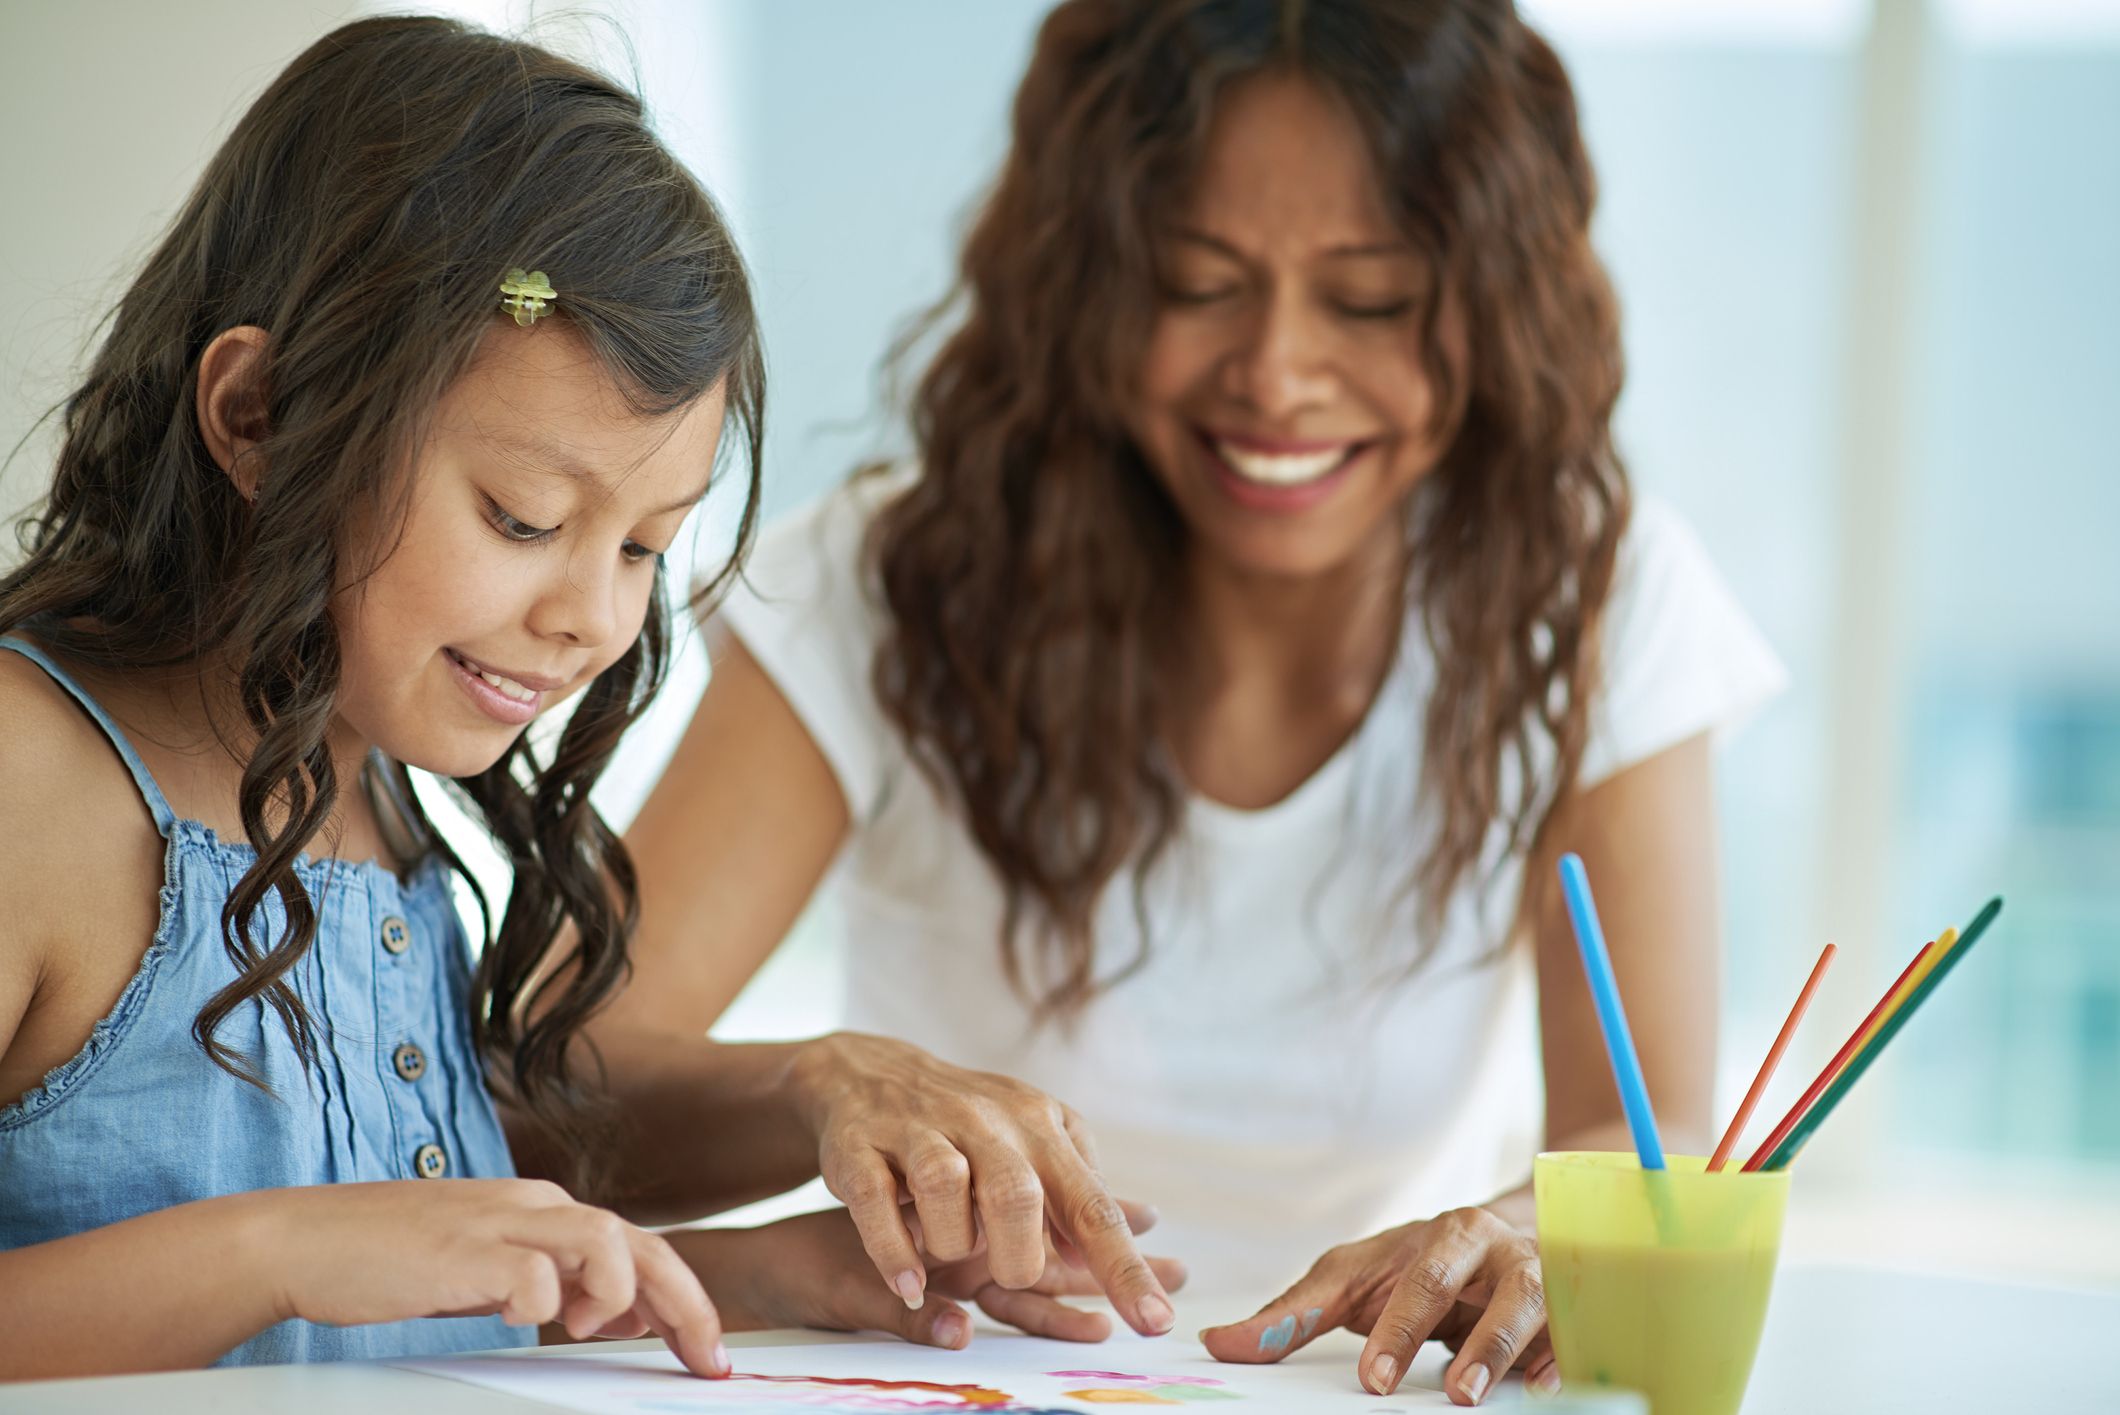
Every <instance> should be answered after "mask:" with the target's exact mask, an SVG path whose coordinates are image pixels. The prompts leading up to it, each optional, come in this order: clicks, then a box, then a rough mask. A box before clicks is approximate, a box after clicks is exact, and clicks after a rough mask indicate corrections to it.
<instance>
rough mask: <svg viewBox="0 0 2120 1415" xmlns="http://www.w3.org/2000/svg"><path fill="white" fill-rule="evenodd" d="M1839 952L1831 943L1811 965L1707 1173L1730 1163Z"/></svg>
mask: <svg viewBox="0 0 2120 1415" xmlns="http://www.w3.org/2000/svg"><path fill="white" fill-rule="evenodd" d="M1838 951H1839V950H1837V949H1836V948H1834V947H1833V945H1832V944H1830V943H1829V944H1827V945H1826V946H1825V949H1824V951H1823V952H1821V953H1820V954H1819V955H1818V961H1817V962H1816V963H1814V964H1812V965H1811V976H1810V978H1809V979H1808V980H1806V981H1805V983H1804V985H1803V991H1802V992H1800V993H1798V994H1796V1005H1795V1006H1794V1007H1792V1008H1790V1009H1789V1018H1788V1020H1787V1021H1786V1022H1783V1023H1782V1024H1781V1031H1780V1032H1778V1033H1777V1034H1776V1035H1775V1037H1774V1045H1773V1046H1771V1047H1769V1048H1767V1059H1766V1060H1765V1061H1763V1062H1761V1063H1760V1064H1759V1074H1758V1075H1757V1076H1754V1077H1753V1078H1752V1089H1751V1090H1749V1091H1747V1092H1745V1099H1744V1103H1743V1104H1742V1105H1740V1106H1738V1107H1737V1114H1736V1115H1734V1116H1732V1117H1730V1128H1729V1129H1728V1130H1725V1131H1723V1137H1722V1143H1720V1144H1718V1145H1717V1146H1716V1147H1715V1153H1714V1154H1713V1155H1712V1156H1710V1157H1709V1159H1708V1173H1710V1174H1713V1173H1715V1172H1716V1171H1717V1170H1719V1169H1721V1168H1722V1167H1723V1165H1725V1164H1726V1163H1728V1162H1729V1159H1730V1151H1731V1150H1732V1149H1734V1148H1736V1145H1737V1137H1738V1136H1739V1135H1742V1134H1743V1133H1744V1129H1745V1122H1746V1121H1748V1120H1750V1119H1751V1118H1752V1108H1753V1107H1754V1106H1756V1105H1758V1104H1759V1098H1760V1097H1761V1096H1762V1095H1765V1094H1766V1090H1767V1082H1768V1081H1769V1080H1770V1079H1772V1077H1773V1075H1774V1068H1775V1067H1777V1066H1779V1065H1781V1054H1782V1053H1783V1052H1784V1051H1787V1050H1788V1049H1789V1038H1791V1037H1793V1036H1795V1035H1796V1024H1797V1023H1799V1022H1801V1021H1803V1015H1804V1013H1805V1012H1807V1011H1809V1010H1810V1006H1811V994H1813V993H1815V992H1817V991H1818V983H1819V980H1820V979H1821V978H1823V977H1825V975H1826V969H1828V968H1830V967H1832V966H1833V955H1834V954H1835V953H1836V952H1838Z"/></svg>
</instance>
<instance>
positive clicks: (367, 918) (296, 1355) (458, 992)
mask: <svg viewBox="0 0 2120 1415" xmlns="http://www.w3.org/2000/svg"><path fill="white" fill-rule="evenodd" d="M0 649H9V650H13V651H14V652H16V653H19V654H21V655H23V656H24V657H25V658H28V659H30V660H31V661H33V662H35V663H36V664H37V665H39V666H40V667H41V668H43V670H44V671H45V672H46V673H48V674H50V675H51V676H52V678H53V679H54V680H56V681H57V682H58V683H59V684H60V685H61V686H62V687H64V688H65V689H66V690H67V692H69V693H71V694H72V695H73V696H74V697H75V698H76V699H78V700H79V702H80V704H81V706H82V707H83V708H85V709H86V710H87V712H88V714H89V716H91V717H93V718H94V719H95V720H96V722H97V724H98V725H99V726H101V727H102V729H103V731H104V732H105V733H107V734H108V735H109V737H110V740H111V745H112V746H114V747H116V748H117V750H118V755H119V756H121V757H123V758H124V759H125V766H126V769H127V770H129V771H130V772H131V773H132V777H133V781H134V783H135V784H137V785H138V786H139V788H140V794H141V796H143V797H144V798H145V799H146V802H147V808H148V810H149V811H151V812H152V813H153V815H154V820H155V827H156V829H158V830H159V831H160V832H161V833H162V836H163V838H164V839H165V840H167V841H168V842H169V846H168V852H167V855H166V856H165V863H164V866H163V880H162V897H161V920H160V923H159V924H158V925H157V926H156V929H155V936H154V942H153V943H152V944H151V945H150V946H149V948H148V950H147V954H146V956H145V957H144V958H142V959H141V960H140V970H139V972H138V973H136V974H135V975H134V976H133V979H132V981H131V983H129V984H128V985H127V986H126V989H125V991H124V993H123V994H122V995H121V996H120V997H119V998H118V1002H117V1005H116V1006H115V1007H113V1008H112V1009H111V1011H110V1015H109V1016H107V1017H105V1018H104V1019H103V1020H102V1021H100V1022H98V1023H97V1024H96V1028H95V1031H94V1032H93V1033H92V1034H91V1035H90V1036H89V1039H88V1042H87V1044H86V1045H85V1046H83V1047H82V1048H81V1051H80V1053H79V1054H78V1055H76V1056H75V1057H74V1058H73V1059H72V1060H70V1061H68V1062H66V1063H64V1064H63V1065H61V1066H59V1067H57V1068H56V1069H54V1070H53V1071H51V1072H50V1073H48V1074H47V1075H46V1076H45V1077H44V1081H43V1083H42V1084H41V1085H39V1086H37V1087H36V1088H35V1089H33V1090H31V1091H30V1092H29V1093H28V1094H27V1095H25V1096H23V1097H22V1098H21V1099H20V1100H18V1101H16V1102H15V1103H14V1104H12V1105H9V1106H6V1107H4V1108H0V1249H6V1248H19V1247H24V1246H27V1245H29V1244H32V1243H43V1242H47V1241H49V1240H51V1239H55V1238H63V1237H66V1236H67V1235H69V1234H74V1233H80V1232H83V1231H84V1230H87V1229H92V1228H100V1227H102V1226H104V1225H106V1224H112V1223H117V1222H119V1221H121V1220H124V1219H128V1218H133V1217H136V1216H138V1215H140V1214H144V1213H149V1212H152V1211H153V1210H156V1209H164V1208H168V1207H170V1206H171V1205H174V1204H182V1203H186V1202H189V1201H191V1200H193V1199H205V1198H211V1197H213V1196H216V1195H221V1194H233V1193H238V1192H241V1191H245V1190H251V1189H271V1188H282V1187H286V1186H290V1185H300V1184H344V1183H351V1182H353V1181H356V1180H372V1179H415V1178H418V1179H443V1178H445V1177H470V1178H481V1179H491V1178H505V1177H509V1176H512V1175H513V1174H514V1173H515V1169H514V1164H513V1162H512V1161H511V1159H510V1158H509V1153H508V1146H507V1142H506V1141H505V1140H504V1139H503V1137H502V1135H501V1128H500V1122H499V1120H498V1118H497V1117H496V1116H495V1114H494V1109H493V1101H492V1098H491V1097H490V1096H489V1095H488V1094H487V1092H486V1087H485V1083H484V1081H483V1079H482V1077H481V1075H480V1071H479V1066H478V1061H477V1057H476V1055H475V1054H474V1052H473V1049H472V1044H471V1030H470V1010H469V1003H468V1001H467V999H468V996H469V993H470V949H469V948H468V946H467V944H466V941H465V937H464V932H463V927H462V925H461V924H460V923H459V921H458V919H457V915H456V910H455V907H454V904H453V902H452V900H451V895H450V882H449V872H448V870H447V868H446V867H445V866H444V865H443V864H442V862H441V861H440V860H439V859H437V858H434V857H429V858H428V859H427V860H426V861H425V862H424V863H422V864H421V865H420V867H419V868H418V870H417V871H416V872H415V873H414V874H413V876H412V878H411V879H410V880H409V881H404V882H400V880H399V879H398V877H397V876H396V875H394V874H393V873H391V872H390V871H389V870H388V869H386V868H383V867H381V866H379V865H375V864H362V865H353V864H348V863H346V862H344V861H338V860H329V859H327V860H312V859H309V858H307V857H304V858H303V859H302V860H300V861H299V862H298V863H297V864H296V866H295V869H296V872H297V873H298V874H299V875H300V877H301V881H302V885H303V887H304V888H305V889H307V890H308V891H309V897H310V898H311V899H312V900H314V901H316V905H317V915H318V918H317V936H316V939H315V941H314V943H313V944H312V945H311V946H310V949H309V951H308V952H307V953H306V954H305V955H304V956H303V958H302V961H301V962H300V964H299V965H297V966H296V967H295V968H294V970H293V971H291V972H290V973H289V974H288V981H289V983H290V984H291V985H292V986H293V988H294V990H295V992H296V994H297V995H298V996H299V997H300V998H301V1000H302V1005H303V1006H304V1007H305V1008H307V1009H308V1011H309V1016H310V1018H311V1020H312V1022H313V1023H314V1024H315V1028H316V1036H317V1043H318V1048H319V1059H320V1063H321V1064H320V1065H317V1066H312V1067H308V1068H305V1067H304V1066H303V1065H302V1063H301V1061H300V1059H299V1058H298V1057H297V1056H296V1054H295V1051H294V1046H293V1044H292V1043H291V1042H290V1041H289V1040H288V1037H287V1033H286V1030H285V1029H284V1028H283V1027H282V1026H281V1024H280V1021H279V1018H278V1016H277V1015H276V1014H274V1013H273V1012H272V1011H271V1010H270V1009H269V1008H267V1007H265V1006H264V1005H263V1004H261V1003H252V1004H251V1005H249V1006H247V1007H244V1008H241V1009H239V1010H237V1011H236V1012H234V1013H232V1014H231V1015H230V1016H229V1017H228V1019H227V1020H226V1021H225V1022H223V1023H222V1025H221V1029H220V1032H219V1036H220V1038H221V1039H222V1040H223V1041H225V1042H227V1043H229V1044H230V1045H231V1046H233V1047H235V1048H236V1049H237V1050H238V1051H240V1052H242V1053H244V1054H245V1055H247V1056H248V1057H250V1058H251V1059H252V1061H253V1064H254V1065H256V1066H257V1068H258V1070H259V1071H260V1073H261V1074H262V1075H263V1076H264V1078H265V1079H266V1080H267V1081H268V1082H269V1083H270V1085H271V1088H272V1089H271V1092H270V1094H268V1093H266V1092H264V1091H261V1090H259V1089H258V1088H257V1087H255V1086H251V1085H249V1084H247V1083H245V1082H243V1081H239V1080H237V1079H236V1078H235V1077H233V1076H231V1075H229V1074H228V1073H227V1072H225V1071H223V1070H221V1069H220V1068H219V1067H218V1066H216V1065H214V1064H213V1062H211V1061H209V1060H208V1059H207V1058H206V1055H205V1053H204V1052H203V1051H201V1050H200V1048H199V1045H198V1043H197V1042H196V1041H194V1040H193V1038H192V1035H191V1024H192V1019H193V1018H195V1017H196V1016H197V1015H198V1012H199V1009H200V1008H201V1007H202V1006H204V1005H205V1003H206V1001H207V999H209V998H211V997H212V996H213V995H214V994H215V993H217V992H219V991H220V990H221V989H222V988H223V987H226V986H227V985H228V984H229V982H231V981H232V980H233V979H234V977H235V966H234V964H232V963H231V962H230V961H229V958H228V955H227V953H226V952H225V951H224V950H223V949H222V946H221V906H222V904H223V902H224V901H226V899H227V898H228V895H229V894H230V892H231V891H232V890H233V889H234V888H235V884H236V881H237V880H238V879H240V878H241V877H242V875H243V872H244V871H245V870H247V869H248V868H249V867H250V865H251V863H252V862H253V861H254V860H255V859H256V855H255V853H254V852H253V851H252V850H251V848H250V847H249V846H247V845H242V844H233V843H230V842H228V841H224V840H220V839H218V838H216V837H215V835H214V833H213V831H211V830H209V829H208V828H207V827H206V826H204V825H202V824H200V823H199V822H197V821H191V820H179V819H177V818H176V815H175V813H174V812H172V811H171V810H170V808H169V802H168V801H167V800H166V799H165V798H164V797H163V795H162V792H161V789H160V788H159V787H157V786H156V785H155V782H154V778H153V777H151V776H150V775H148V772H147V768H146V766H145V765H144V764H143V763H142V762H141V760H140V756H139V754H138V753H137V752H135V751H134V750H133V747H132V744H131V743H130V742H129V741H127V740H126V737H125V734H124V733H123V732H121V731H120V730H119V729H118V726H117V724H116V723H115V722H113V721H112V720H111V718H110V716H109V715H108V714H107V713H105V712H104V711H103V709H102V708H101V707H100V706H98V705H97V703H96V702H95V700H94V699H92V698H91V697H90V696H89V695H88V694H87V693H86V692H85V691H83V689H82V688H81V686H80V685H79V684H78V683H76V682H75V681H74V680H73V679H72V677H70V676H69V675H68V674H67V673H66V672H65V671H64V670H63V669H61V668H60V667H59V665H58V664H57V663H55V662H53V661H52V660H51V659H50V658H49V657H47V656H46V655H45V654H44V653H42V652H41V651H40V650H38V649H37V648H36V647H35V646H34V645H32V644H29V643H26V642H24V641H23V640H21V639H16V638H0ZM259 915H260V918H261V919H262V920H263V921H264V929H265V931H266V936H268V937H277V936H278V934H279V931H280V930H282V929H283V928H285V926H286V915H285V913H284V912H282V910H281V909H280V904H279V896H278V895H277V893H274V894H268V895H267V896H266V903H265V904H264V905H263V906H261V908H260V910H259ZM535 1337H536V1334H535V1331H534V1330H533V1329H531V1328H528V1327H510V1326H508V1325H507V1324H506V1323H504V1322H502V1321H501V1319H500V1318H499V1317H448V1318H428V1319H424V1320H420V1321H409V1322H394V1323H389V1324H387V1325H376V1326H360V1327H327V1326H318V1325H314V1324H312V1323H309V1322H304V1321H287V1322H282V1323H280V1324H279V1325H277V1326H274V1327H271V1328H268V1329H267V1330H265V1331H263V1332H261V1333H259V1334H258V1335H257V1336H256V1337H254V1338H252V1339H251V1340H249V1341H247V1342H245V1343H243V1345H241V1346H239V1347H237V1348H236V1349H235V1350H234V1351H232V1352H230V1353H229V1354H228V1355H227V1356H225V1357H223V1358H222V1362H221V1364H250V1363H262V1362H274V1361H341V1360H351V1359H358V1358H363V1357H400V1356H416V1355H433V1354H437V1353H443V1352H453V1351H480V1350H487V1349H491V1348H494V1347H502V1346H524V1345H528V1344H530V1343H531V1342H533V1341H534V1340H535Z"/></svg>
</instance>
